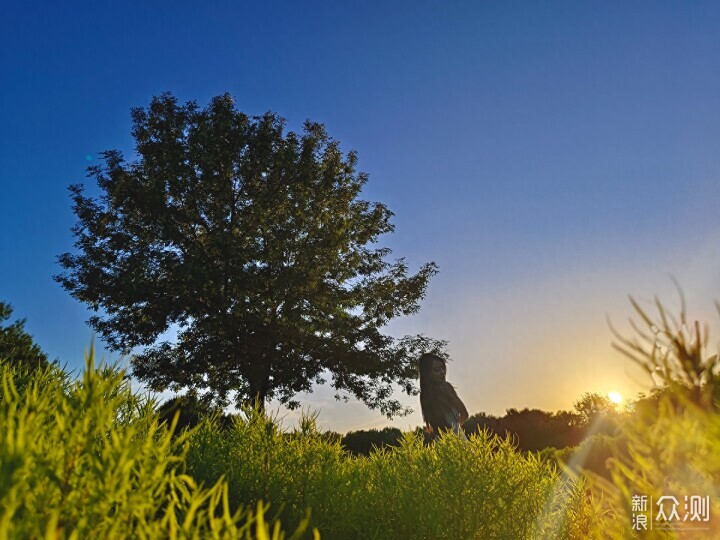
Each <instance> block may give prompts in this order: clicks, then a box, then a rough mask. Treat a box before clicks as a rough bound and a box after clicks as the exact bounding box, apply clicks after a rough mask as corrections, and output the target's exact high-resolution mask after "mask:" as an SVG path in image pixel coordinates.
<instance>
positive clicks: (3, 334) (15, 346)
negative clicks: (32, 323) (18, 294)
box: [0, 302, 49, 369]
mask: <svg viewBox="0 0 720 540" xmlns="http://www.w3.org/2000/svg"><path fill="white" fill-rule="evenodd" d="M12 313H13V308H12V306H11V305H10V304H7V303H5V302H0V323H3V322H5V321H9V320H10V317H11V316H12ZM0 360H7V361H9V362H10V363H12V364H13V365H16V366H22V367H25V368H29V369H36V368H39V367H47V366H48V365H49V362H48V357H47V354H45V353H44V352H43V350H42V349H41V348H40V346H39V345H38V344H37V343H35V342H34V341H33V338H32V336H31V335H30V334H28V333H27V332H26V331H25V319H18V320H16V321H15V322H14V323H13V324H10V325H5V324H0Z"/></svg>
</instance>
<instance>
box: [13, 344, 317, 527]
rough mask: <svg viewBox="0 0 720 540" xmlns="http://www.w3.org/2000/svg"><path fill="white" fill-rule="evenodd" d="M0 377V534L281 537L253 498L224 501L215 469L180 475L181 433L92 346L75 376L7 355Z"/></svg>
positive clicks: (223, 487)
mask: <svg viewBox="0 0 720 540" xmlns="http://www.w3.org/2000/svg"><path fill="white" fill-rule="evenodd" d="M0 380H1V383H2V384H1V386H0V388H1V390H0V538H42V537H44V538H125V537H131V538H255V537H257V538H268V539H269V538H271V537H272V538H274V539H279V538H281V537H282V531H281V530H280V527H279V525H278V524H276V525H275V526H274V527H273V528H272V529H271V527H270V525H268V524H267V523H266V522H265V519H264V513H265V511H266V510H267V508H266V506H265V505H263V504H262V503H256V504H257V511H256V512H252V511H246V510H243V509H242V508H238V509H236V510H234V509H233V508H234V507H233V506H231V505H230V502H229V498H228V486H227V483H225V482H224V481H223V480H222V478H221V477H218V478H217V479H216V480H215V481H214V482H213V483H212V484H211V486H212V487H203V486H202V485H199V484H198V483H197V482H196V481H195V480H194V479H193V478H192V477H191V476H189V475H188V474H187V473H186V472H185V470H184V468H185V467H184V457H185V452H186V450H187V435H185V436H180V437H178V438H176V439H173V437H172V428H170V429H168V428H167V427H166V426H165V425H164V424H163V425H161V424H159V422H158V417H157V415H156V414H155V411H154V405H155V404H154V402H153V401H152V400H148V399H143V398H141V397H138V396H137V395H134V394H133V393H132V391H131V389H130V386H129V383H128V380H127V378H126V377H125V375H124V373H123V372H122V371H118V370H116V369H113V368H111V367H100V368H96V367H95V366H94V364H93V353H92V351H91V352H90V354H89V355H88V357H87V361H86V369H85V371H84V373H83V374H82V378H81V379H80V380H77V381H73V380H71V379H70V377H69V376H68V375H67V374H66V373H65V372H63V371H62V370H60V369H59V368H57V367H56V366H50V367H48V368H45V369H37V370H35V371H34V372H32V373H28V371H27V370H23V369H22V368H18V367H13V366H12V365H10V364H9V363H7V362H0ZM18 382H22V384H17V383H18ZM300 525H301V527H300V529H298V530H297V531H296V536H299V535H300V534H302V532H303V528H304V527H305V525H306V523H301V524H300Z"/></svg>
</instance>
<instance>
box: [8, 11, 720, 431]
mask: <svg viewBox="0 0 720 540" xmlns="http://www.w3.org/2000/svg"><path fill="white" fill-rule="evenodd" d="M718 35H720V6H718V5H717V4H713V3H711V2H707V3H703V2H695V3H693V4H692V5H690V4H688V3H684V2H647V3H642V2H636V3H632V4H631V5H630V3H627V2H582V3H580V2H552V3H551V2H492V3H491V2H450V3H438V2H388V3H380V2H364V3H360V2H352V3H351V2H326V3H320V2H295V3H290V2H263V3H259V2H258V3H245V2H219V1H218V2H207V3H200V2H182V1H179V2H173V3H167V2H164V3H159V2H122V3H120V2H115V3H110V2H64V3H55V2H16V1H14V0H11V1H10V2H9V3H6V5H5V8H4V13H3V17H2V19H0V44H1V45H2V46H1V47H0V113H1V114H2V119H3V122H2V124H1V125H0V186H1V188H2V191H1V192H0V193H2V196H1V197H0V209H1V212H0V300H3V301H9V302H11V303H12V304H13V306H14V308H15V315H17V316H19V317H26V318H27V319H28V322H27V329H28V330H29V331H30V332H31V333H32V334H33V335H34V337H35V339H36V340H37V341H38V342H39V343H40V344H41V346H42V347H43V348H44V349H45V350H46V351H47V352H48V353H49V354H50V355H51V357H53V358H55V357H58V358H60V359H61V361H62V362H66V363H67V364H68V365H69V366H70V367H77V368H79V367H80V366H81V365H82V353H83V350H84V349H85V348H86V347H87V346H88V344H89V342H90V339H91V331H90V329H89V327H87V326H86V325H85V323H84V321H85V320H86V319H87V317H88V316H89V314H88V312H87V311H86V310H85V308H84V306H83V305H81V304H79V303H77V302H76V301H75V300H73V299H72V298H71V297H70V296H69V295H68V294H67V293H66V292H64V291H63V290H62V289H61V288H60V287H59V286H58V285H57V284H56V283H55V282H53V281H52V279H51V276H52V275H53V274H55V273H57V272H58V271H59V267H58V266H57V264H56V262H55V258H56V256H57V255H58V254H60V253H62V252H65V251H68V250H71V249H72V242H73V239H72V236H71V233H70V227H71V226H72V225H73V223H74V221H75V220H74V216H73V214H72V212H71V208H70V199H69V197H68V192H67V187H68V185H69V184H72V183H77V182H86V185H87V187H88V189H89V191H90V192H91V193H93V192H96V190H95V191H93V190H94V186H93V185H92V181H88V180H87V179H85V168H86V167H87V166H88V165H91V164H94V163H97V160H96V157H97V155H98V153H99V152H100V151H102V150H105V149H113V148H116V149H119V150H122V151H124V152H125V154H126V156H127V157H132V148H133V141H132V138H131V136H130V116H129V112H130V108H131V107H134V106H144V105H147V104H148V103H149V101H150V99H151V98H152V96H154V95H158V94H160V93H161V92H163V91H165V90H170V91H172V92H173V93H175V95H176V96H178V98H179V99H180V100H181V101H186V100H197V101H198V102H199V103H200V104H203V105H204V104H206V103H207V101H208V100H209V99H210V98H211V97H212V96H215V95H218V94H221V93H224V92H229V93H231V94H232V95H233V96H234V97H235V98H236V101H237V105H238V107H239V108H240V109H241V110H243V111H245V112H247V113H249V114H261V113H263V112H265V111H267V110H272V111H275V112H277V113H279V114H281V115H282V116H284V117H285V118H286V119H287V121H288V127H289V128H291V129H298V128H299V127H300V126H301V124H302V122H303V121H304V120H305V119H308V118H309V119H312V120H315V121H319V122H323V123H324V124H325V125H326V127H327V129H328V131H329V133H330V134H331V135H332V136H333V137H335V138H336V139H338V140H339V141H340V142H341V147H342V148H343V149H344V150H346V151H347V150H350V149H355V150H357V151H358V154H359V168H360V169H361V170H363V171H366V172H368V173H369V175H370V181H369V183H368V185H367V188H366V190H365V192H364V194H363V196H364V197H365V198H367V199H370V200H376V201H381V202H383V203H385V204H387V205H388V206H389V207H390V208H391V209H392V210H393V211H394V212H395V218H394V223H395V225H396V232H395V233H394V234H392V235H389V236H386V238H385V240H384V242H385V244H386V245H388V246H389V247H391V248H392V249H393V251H394V255H397V256H405V257H406V258H407V260H408V262H409V263H410V264H411V266H412V268H417V267H419V265H420V264H422V263H424V262H426V261H430V260H433V261H436V262H437V263H438V265H439V266H440V273H439V275H438V276H436V277H435V278H434V279H433V280H432V281H431V283H430V288H429V293H428V297H427V299H426V300H425V301H424V303H423V309H422V310H421V312H420V313H419V314H418V315H416V316H414V317H411V318H408V319H406V320H403V321H397V322H393V323H392V324H391V325H390V327H389V329H388V331H389V332H391V333H392V334H394V335H398V336H400V335H403V334H405V333H417V332H422V333H425V334H428V335H431V336H433V337H438V338H443V339H447V340H449V341H450V349H449V350H450V353H451V355H452V357H453V362H452V363H451V364H450V367H449V373H448V378H449V380H451V381H452V382H454V383H455V385H456V386H457V389H458V393H459V394H460V396H461V397H462V398H463V399H464V400H465V401H466V403H467V405H468V409H469V410H470V412H471V413H474V412H479V411H486V412H491V413H494V414H502V413H503V412H504V410H505V409H506V408H509V407H516V408H522V407H526V406H527V407H539V408H543V409H546V410H556V409H560V408H566V409H567V408H570V407H571V406H572V402H573V401H574V400H575V399H577V398H578V397H579V396H580V394H582V393H583V392H585V391H598V392H607V391H611V390H617V391H619V392H621V393H623V394H625V395H633V394H634V392H636V391H638V390H640V389H642V385H641V384H640V382H642V378H641V376H640V374H639V373H638V372H636V371H633V370H632V367H631V366H630V363H629V362H628V361H627V360H625V359H623V358H622V357H621V356H619V354H618V353H616V352H614V351H613V350H612V348H611V347H610V343H611V341H612V336H611V334H610V331H609V329H608V327H607V324H606V321H605V319H606V316H609V317H610V318H611V319H612V320H613V321H617V323H618V326H620V327H621V328H622V327H623V321H624V320H625V319H626V318H627V316H629V315H630V314H631V308H630V305H629V303H628V302H627V299H626V295H627V294H633V295H635V296H637V297H638V298H639V299H640V300H641V301H642V302H646V301H649V300H650V299H651V298H652V296H653V295H654V294H659V295H660V296H661V298H663V299H664V300H666V301H667V302H668V303H669V304H671V305H673V303H674V301H675V296H674V294H673V286H672V283H671V281H670V279H669V278H668V275H674V276H675V277H676V278H677V279H678V280H679V281H680V283H681V285H682V286H683V288H684V291H685V294H686V296H687V297H688V300H689V304H690V307H691V314H692V315H695V316H697V317H698V318H700V319H701V320H706V321H708V322H711V323H714V321H715V319H717V317H716V314H715V313H714V310H713V308H712V299H714V298H717V297H720V294H718V285H719V284H720V250H719V249H718V248H720V218H719V217H718V213H717V202H716V201H718V200H719V196H720V182H719V181H718V180H719V179H720V178H719V175H720V157H719V156H720V153H719V152H718V150H719V149H720V148H719V147H720V114H719V113H720V54H718V53H720V50H719V49H720V44H719V42H718V39H717V36H718ZM715 335H718V334H717V333H716V334H715ZM711 342H712V343H714V342H713V341H712V340H711ZM331 396H332V391H329V390H324V389H318V390H317V391H316V392H314V393H313V394H311V395H308V396H300V397H301V401H302V402H303V404H304V405H306V406H309V407H311V408H314V409H319V410H320V419H319V420H320V423H321V425H324V426H325V427H328V428H332V429H337V430H340V431H344V430H347V429H356V428H366V427H378V426H383V425H389V424H388V422H387V421H386V420H385V419H384V418H383V417H382V416H380V414H379V413H377V412H374V411H368V410H367V409H366V408H365V407H364V406H363V405H362V404H359V403H352V402H351V403H349V404H342V403H337V402H335V401H334V400H332V397H331ZM416 400H417V398H414V399H409V400H408V403H409V404H414V405H415V406H416V408H419V407H418V406H417V405H418V404H417V403H416ZM293 418H294V415H292V414H291V415H288V421H290V422H291V421H292V419H293ZM418 424H420V416H419V414H418V413H414V414H413V415H412V416H410V417H407V418H402V419H399V420H397V421H396V422H395V424H394V425H398V426H400V427H407V426H411V425H418Z"/></svg>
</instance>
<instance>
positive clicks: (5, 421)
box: [0, 352, 720, 540]
mask: <svg viewBox="0 0 720 540" xmlns="http://www.w3.org/2000/svg"><path fill="white" fill-rule="evenodd" d="M713 381H715V382H713ZM713 381H711V382H712V383H713V384H716V380H715V379H713ZM0 383H1V384H0V539H4V538H48V539H49V538H246V539H250V538H261V539H270V538H273V539H280V538H282V537H284V533H283V531H282V527H281V525H280V524H281V523H282V524H283V525H284V526H285V527H286V528H287V530H290V531H293V534H292V536H291V538H311V537H313V536H314V537H319V536H322V537H323V538H338V539H343V540H345V539H348V540H351V539H354V538H362V539H366V538H367V539H372V538H383V539H386V538H390V539H392V538H398V539H405V538H414V539H423V538H427V539H435V538H453V539H457V538H462V539H471V538H480V539H493V538H501V539H505V538H506V539H512V540H518V539H543V540H544V539H548V538H553V539H554V538H560V539H563V538H566V539H581V538H582V539H585V538H598V539H599V538H618V539H619V538H631V537H633V536H632V531H631V530H630V524H631V514H632V511H631V507H630V506H631V498H632V496H633V495H637V494H641V495H648V496H653V497H655V498H657V497H658V496H660V495H661V494H664V495H675V496H677V497H678V498H680V499H681V498H682V497H683V496H685V495H702V496H705V495H709V496H710V498H711V501H712V504H713V507H712V511H711V516H712V518H713V519H711V521H710V523H709V525H710V530H709V531H704V532H702V531H698V532H697V533H693V534H694V536H692V538H717V537H720V530H719V527H720V519H719V518H718V515H720V506H719V502H720V415H719V414H718V413H717V408H716V407H715V406H709V405H708V402H707V401H706V400H700V401H699V403H695V402H694V401H693V400H692V399H689V398H687V396H686V395H685V394H683V393H682V392H680V391H679V390H678V391H677V392H671V393H668V395H667V397H666V398H665V399H664V400H662V401H661V402H660V407H659V409H657V410H655V411H652V413H651V414H636V415H631V416H629V417H628V418H627V420H626V421H625V422H624V423H623V425H622V426H621V429H620V433H619V434H618V436H617V437H615V438H610V437H595V438H594V439H590V440H588V441H587V442H586V443H585V444H583V445H580V446H579V447H577V448H576V449H575V450H574V451H563V452H562V456H561V459H560V461H561V462H567V463H568V464H569V465H568V467H567V468H566V470H565V471H563V470H562V469H561V470H559V469H558V467H556V465H555V459H552V456H551V455H550V452H542V453H540V454H537V453H534V452H527V453H522V452H519V451H517V450H516V448H515V447H514V446H513V445H512V443H511V442H509V441H507V440H503V439H500V438H497V437H495V436H492V435H490V434H489V433H488V432H482V433H480V434H478V435H474V436H472V437H470V440H464V439H461V438H458V437H456V436H452V435H449V436H443V437H441V438H440V439H439V440H438V441H437V442H436V443H434V444H432V445H429V446H428V445H425V444H424V443H423V440H422V437H421V435H420V434H418V433H405V434H403V437H402V439H401V440H400V442H399V445H398V446H397V447H394V448H384V449H381V450H378V451H375V452H373V453H371V454H370V455H368V456H362V455H360V456H353V455H351V454H350V453H348V452H346V451H345V450H344V449H343V448H342V447H341V445H340V441H339V439H338V438H337V437H336V438H329V437H327V436H326V435H325V434H322V433H321V432H320V431H319V430H318V428H317V424H316V418H315V417H314V416H312V415H305V416H304V418H303V420H302V421H301V422H300V425H299V427H298V428H296V429H293V430H288V431H284V430H282V429H281V427H280V426H279V425H278V423H277V422H275V421H273V419H271V418H268V417H267V416H266V415H264V414H262V413H261V412H259V411H258V410H251V409H248V410H245V411H244V413H243V414H241V415H238V416H237V417H236V418H235V420H234V424H233V426H232V427H231V428H230V429H222V428H221V426H220V423H219V422H218V421H217V420H213V419H212V418H211V419H206V420H205V421H203V422H202V423H201V424H200V425H199V426H198V427H196V428H194V429H192V430H189V431H184V432H182V433H175V434H174V433H173V427H174V426H172V425H170V426H168V425H167V424H166V423H162V422H160V420H159V416H158V414H157V412H156V411H157V404H156V403H155V402H154V401H153V400H152V399H149V398H147V397H141V396H138V395H136V394H133V392H132V391H131V389H130V385H129V381H128V378H127V377H126V376H125V374H124V373H123V372H122V371H119V370H117V369H114V368H112V367H107V366H100V367H96V366H95V365H94V363H93V358H92V352H91V353H90V355H89V356H88V358H87V364H86V368H85V370H84V372H83V373H82V375H81V377H80V378H79V379H78V380H73V379H72V378H71V377H70V376H69V375H68V374H67V373H65V372H63V371H62V370H60V369H58V368H57V367H50V368H48V369H45V370H37V371H35V372H33V373H30V372H27V371H22V370H18V369H15V368H13V367H11V366H10V365H8V363H7V362H0ZM705 390H707V388H705ZM705 390H703V391H704V392H705ZM705 393H707V392H705ZM697 395H698V394H697V392H695V393H690V397H692V396H697ZM704 395H705V394H702V396H704ZM702 396H701V397H702ZM619 441H622V445H619V444H617V443H618V442H619ZM617 448H622V452H619V451H617ZM593 456H595V457H593ZM608 456H610V457H609V459H608ZM583 460H584V461H583ZM606 461H607V463H608V464H609V470H608V471H607V474H606V478H602V477H599V476H593V475H592V473H591V472H587V470H588V469H590V470H591V471H592V470H593V468H596V469H597V468H598V467H599V466H600V464H601V462H606ZM593 463H594V464H595V465H593ZM578 472H580V474H581V475H580V476H578V475H577V473H578ZM588 477H589V480H588ZM681 500H682V499H681ZM261 501H264V502H261ZM681 537H682V536H679V535H677V534H676V533H668V532H659V531H653V532H652V533H648V534H643V535H641V536H639V538H681Z"/></svg>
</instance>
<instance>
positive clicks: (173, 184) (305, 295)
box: [55, 93, 445, 416]
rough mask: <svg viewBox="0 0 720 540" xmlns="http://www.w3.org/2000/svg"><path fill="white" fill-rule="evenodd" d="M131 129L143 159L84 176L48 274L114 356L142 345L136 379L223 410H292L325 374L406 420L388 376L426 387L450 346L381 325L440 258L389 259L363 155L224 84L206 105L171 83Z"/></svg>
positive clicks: (408, 306)
mask: <svg viewBox="0 0 720 540" xmlns="http://www.w3.org/2000/svg"><path fill="white" fill-rule="evenodd" d="M132 121H133V127H132V135H133V137H134V139H135V143H136V153H137V159H136V160H135V161H132V162H127V161H125V159H124V157H123V155H122V154H121V153H120V152H119V151H116V150H113V151H106V152H103V153H102V158H103V159H102V164H101V165H98V166H93V167H90V168H89V169H88V177H91V178H94V179H95V180H96V181H97V185H98V187H99V190H100V195H99V196H97V197H91V196H88V195H86V194H85V188H84V186H83V185H82V184H78V185H73V186H70V190H71V196H72V199H73V203H74V204H73V209H74V212H75V214H76V216H77V219H78V221H77V223H76V225H75V226H74V227H73V229H72V230H73V233H74V236H75V238H76V242H75V247H76V249H77V251H76V253H65V254H62V255H60V256H59V257H58V260H59V263H60V265H61V266H62V267H63V269H64V273H62V274H59V275H57V276H55V279H56V280H57V281H58V282H59V283H60V284H61V285H62V286H63V287H64V288H65V289H66V290H67V291H69V292H70V293H71V294H72V296H74V297H75V298H76V299H78V300H80V301H82V302H85V303H87V304H88V305H89V306H90V307H91V308H92V309H93V310H94V311H95V312H96V314H95V315H93V316H92V317H91V318H90V320H89V321H88V322H89V324H90V325H91V326H92V327H93V328H94V329H95V330H96V331H97V332H98V333H99V334H100V336H101V337H102V338H103V339H104V340H105V341H106V342H107V344H108V345H109V346H110V347H111V348H112V349H115V350H121V351H125V352H128V351H130V350H132V349H134V348H137V347H145V348H144V349H143V350H142V352H140V353H138V354H136V355H135V356H134V357H133V358H132V365H133V371H134V374H135V375H136V376H137V377H138V378H139V379H141V380H143V381H145V382H147V383H148V384H149V385H150V387H151V388H153V389H155V390H165V389H172V390H174V391H180V390H181V389H183V388H187V389H189V390H192V391H195V392H198V391H200V392H202V395H204V396H205V397H206V398H208V397H209V398H212V400H213V401H215V402H217V403H219V404H226V403H227V402H228V399H229V398H230V396H231V395H232V396H233V399H234V400H235V402H236V403H238V404H239V403H242V402H246V401H249V400H253V399H258V400H259V401H260V403H261V404H262V403H263V402H264V401H265V400H267V399H270V398H278V399H279V400H280V401H281V402H282V403H284V404H286V405H288V406H290V407H294V406H297V405H298V402H297V400H295V399H293V397H294V396H296V395H297V394H298V393H299V392H303V391H309V390H311V387H312V384H313V383H315V382H317V383H324V382H326V381H325V379H324V378H325V377H326V376H328V375H329V376H330V377H331V384H332V386H333V387H334V388H335V389H336V390H337V392H338V393H340V392H342V393H343V394H344V397H345V398H346V399H347V396H348V394H351V395H354V396H356V397H357V398H358V399H360V400H362V401H363V402H364V403H366V404H367V405H368V406H369V407H371V408H376V407H378V408H379V409H380V410H381V411H382V412H383V413H385V414H386V415H388V416H392V415H394V414H398V413H402V412H406V410H405V409H404V408H403V407H402V406H401V404H400V402H399V401H397V400H395V399H392V391H393V387H392V386H393V384H399V385H400V386H401V388H402V389H403V390H404V391H405V392H407V393H408V394H415V393H416V392H417V390H416V386H415V384H414V381H415V378H416V377H417V368H416V365H415V362H414V358H415V356H416V355H417V354H419V353H421V352H424V351H427V350H441V349H443V347H444V345H445V344H444V342H441V341H438V340H434V339H431V338H427V337H425V336H422V335H417V336H405V337H403V338H393V337H391V336H389V335H386V334H383V333H382V332H381V329H382V327H384V326H385V325H386V324H387V323H388V321H390V320H391V319H393V318H395V317H398V316H402V315H409V314H412V313H415V312H417V311H418V310H419V301H420V300H421V299H422V298H423V297H424V295H425V293H426V288H427V284H428V281H429V279H430V278H431V277H432V276H433V275H434V274H435V273H436V272H437V267H436V265H435V264H434V263H432V262H430V263H427V264H424V265H423V266H421V268H420V269H419V270H418V271H417V273H415V274H408V266H407V264H406V263H405V261H404V259H403V258H399V259H395V260H394V261H389V260H388V257H389V256H390V254H391V250H390V249H389V248H387V247H380V246H379V243H378V241H379V238H380V237H381V236H382V235H383V234H386V233H389V232H392V231H393V230H394V226H393V225H392V224H391V222H390V218H391V217H392V215H393V214H392V212H391V211H390V210H389V209H388V208H387V207H386V206H385V205H383V204H381V203H377V202H368V201H365V200H362V199H360V198H359V195H360V192H361V190H362V188H363V185H364V184H365V183H366V182H367V180H368V176H367V175H366V174H365V173H362V172H356V164H357V155H356V153H355V152H353V151H351V152H348V153H346V154H344V153H343V152H342V151H341V150H340V147H339V143H338V142H337V141H335V140H333V139H332V138H330V137H329V136H328V134H327V133H326V130H325V128H324V126H323V125H322V124H318V123H314V122H310V121H307V122H305V124H304V126H303V130H302V133H300V134H297V133H294V132H292V131H289V132H287V133H286V132H285V129H284V127H285V122H284V120H283V119H282V118H280V117H279V116H278V115H276V114H274V113H271V112H268V113H266V114H264V115H262V116H259V117H250V116H247V115H246V114H244V113H242V112H240V111H238V110H237V109H236V108H235V104H234V102H233V99H232V98H231V96H229V95H227V94H226V95H222V96H218V97H216V98H214V99H212V100H211V102H210V103H209V105H208V106H207V107H206V108H200V107H199V106H198V105H197V104H196V103H195V102H189V103H187V104H185V105H180V104H178V101H177V99H176V98H175V97H174V96H173V95H172V94H169V93H166V94H163V95H161V96H159V97H155V98H153V100H152V102H151V103H150V105H149V107H147V108H136V109H133V111H132ZM173 325H176V326H173ZM173 328H176V329H178V335H177V339H176V340H174V342H171V341H167V340H166V341H160V339H159V338H160V336H162V334H163V333H165V332H167V331H168V330H169V329H173ZM336 397H340V396H339V394H338V395H336Z"/></svg>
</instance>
